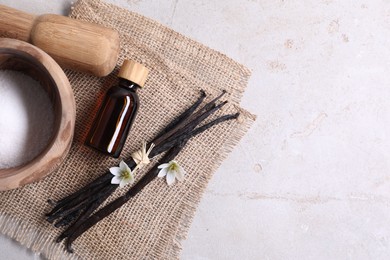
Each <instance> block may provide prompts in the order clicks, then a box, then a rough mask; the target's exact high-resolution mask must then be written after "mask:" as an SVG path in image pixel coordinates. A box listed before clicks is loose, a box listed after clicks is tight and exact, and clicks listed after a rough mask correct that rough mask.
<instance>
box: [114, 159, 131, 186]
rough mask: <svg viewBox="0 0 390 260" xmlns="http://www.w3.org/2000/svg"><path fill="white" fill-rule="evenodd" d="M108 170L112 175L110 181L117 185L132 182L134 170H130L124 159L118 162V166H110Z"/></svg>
mask: <svg viewBox="0 0 390 260" xmlns="http://www.w3.org/2000/svg"><path fill="white" fill-rule="evenodd" d="M110 172H111V173H112V174H113V175H114V177H113V178H112V179H111V183H112V184H119V187H121V188H122V187H124V186H125V185H126V184H128V183H133V182H134V171H131V169H130V168H129V166H127V164H126V163H125V162H124V161H121V162H120V163H119V167H111V168H110Z"/></svg>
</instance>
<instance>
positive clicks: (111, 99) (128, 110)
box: [85, 60, 149, 158]
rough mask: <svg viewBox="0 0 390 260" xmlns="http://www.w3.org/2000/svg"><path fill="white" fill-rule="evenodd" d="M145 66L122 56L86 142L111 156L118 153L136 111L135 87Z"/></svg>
mask: <svg viewBox="0 0 390 260" xmlns="http://www.w3.org/2000/svg"><path fill="white" fill-rule="evenodd" d="M148 72H149V70H148V69H147V68H146V67H144V66H143V65H141V64H139V63H136V62H134V61H129V60H125V62H124V63H123V65H122V67H121V69H120V71H119V74H118V77H119V82H118V84H117V85H116V86H113V87H111V88H110V89H109V90H108V91H107V93H106V96H105V98H104V100H103V102H102V104H101V107H100V110H99V112H98V114H97V116H96V118H95V120H94V123H93V125H92V127H91V129H90V131H89V133H88V136H87V139H86V142H85V143H86V145H88V146H90V147H92V148H95V149H97V150H99V151H101V152H103V153H105V154H108V155H111V156H113V157H115V158H117V157H119V155H120V153H121V151H122V149H123V145H124V144H125V141H126V138H127V135H128V133H129V131H130V128H131V125H132V124H133V121H134V118H135V116H136V114H137V110H138V106H139V101H138V95H137V93H136V90H137V89H138V88H140V87H143V86H144V84H145V81H146V78H147V75H148Z"/></svg>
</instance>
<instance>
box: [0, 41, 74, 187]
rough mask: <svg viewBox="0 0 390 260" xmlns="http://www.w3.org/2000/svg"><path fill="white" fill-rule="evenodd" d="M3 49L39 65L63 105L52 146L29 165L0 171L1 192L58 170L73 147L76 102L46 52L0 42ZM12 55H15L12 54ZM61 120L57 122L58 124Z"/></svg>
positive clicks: (16, 43) (34, 47) (18, 44)
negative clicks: (51, 82)
mask: <svg viewBox="0 0 390 260" xmlns="http://www.w3.org/2000/svg"><path fill="white" fill-rule="evenodd" d="M0 49H10V50H14V51H15V52H22V53H23V54H24V55H27V56H30V57H31V58H32V59H34V60H35V61H37V62H39V63H40V64H41V65H42V66H43V68H44V69H45V70H47V72H48V73H49V74H50V76H51V77H52V80H53V81H54V83H55V86H56V87H57V88H56V91H55V93H56V95H57V97H58V99H57V101H58V102H59V103H60V111H59V112H58V113H56V114H58V115H60V118H59V119H56V120H55V122H57V125H56V126H54V129H57V131H55V132H53V136H52V138H51V141H50V143H48V145H47V146H46V148H45V149H44V150H43V151H42V152H41V153H40V154H39V155H38V156H36V157H35V158H34V159H32V160H31V161H29V162H27V163H26V164H23V165H20V166H16V167H13V168H8V169H0V191H4V190H10V189H15V188H18V187H21V186H24V185H26V184H29V183H32V182H36V181H38V180H41V179H42V178H44V177H45V176H47V175H48V174H50V173H51V172H53V171H54V170H55V169H57V168H58V166H59V165H60V163H61V162H62V161H63V159H64V158H65V156H66V155H67V154H68V152H69V149H70V146H71V144H72V140H73V135H74V128H75V119H76V102H75V98H74V95H73V90H72V88H71V85H70V83H69V80H68V78H67V77H66V75H65V73H64V71H63V70H62V69H61V67H60V66H59V65H58V64H57V63H56V62H55V61H54V60H53V58H51V57H50V56H49V55H48V54H47V53H45V52H44V51H43V50H41V49H39V48H38V47H36V46H33V45H32V44H29V43H27V42H23V41H20V40H15V39H9V38H0ZM10 54H11V55H12V53H10ZM57 120H58V121H57Z"/></svg>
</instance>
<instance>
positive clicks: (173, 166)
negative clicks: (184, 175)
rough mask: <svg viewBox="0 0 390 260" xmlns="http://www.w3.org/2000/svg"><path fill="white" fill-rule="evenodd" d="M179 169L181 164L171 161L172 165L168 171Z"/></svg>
mask: <svg viewBox="0 0 390 260" xmlns="http://www.w3.org/2000/svg"><path fill="white" fill-rule="evenodd" d="M178 169H179V165H177V164H176V163H171V165H169V168H168V171H177V170H178Z"/></svg>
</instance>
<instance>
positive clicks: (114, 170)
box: [110, 167, 121, 176]
mask: <svg viewBox="0 0 390 260" xmlns="http://www.w3.org/2000/svg"><path fill="white" fill-rule="evenodd" d="M110 172H111V174H113V175H115V176H119V175H120V173H121V170H120V168H119V167H111V168H110Z"/></svg>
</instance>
